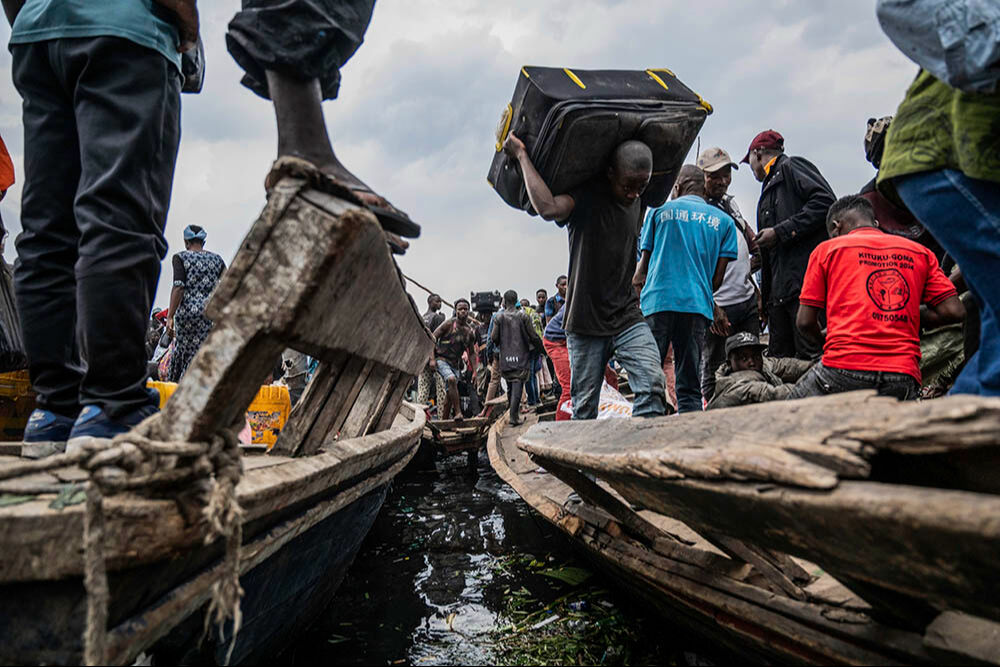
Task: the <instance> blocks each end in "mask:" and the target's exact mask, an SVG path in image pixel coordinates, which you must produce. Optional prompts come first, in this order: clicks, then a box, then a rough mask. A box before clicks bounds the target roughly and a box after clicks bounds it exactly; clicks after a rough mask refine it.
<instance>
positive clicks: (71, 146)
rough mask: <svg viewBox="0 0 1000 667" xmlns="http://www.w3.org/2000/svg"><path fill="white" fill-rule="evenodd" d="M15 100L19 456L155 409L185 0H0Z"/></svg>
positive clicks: (192, 18)
mask: <svg viewBox="0 0 1000 667" xmlns="http://www.w3.org/2000/svg"><path fill="white" fill-rule="evenodd" d="M3 4H4V9H5V11H6V14H7V18H8V19H9V20H10V21H11V22H12V29H11V37H10V51H11V55H12V70H13V72H12V74H13V80H14V85H15V86H16V87H17V90H18V92H19V93H20V94H21V97H22V98H24V106H23V123H24V191H23V193H22V200H21V224H22V227H23V232H22V233H21V234H20V236H18V239H17V265H16V267H15V271H14V283H15V290H16V294H17V305H18V312H19V315H20V318H21V323H22V327H23V331H24V343H25V351H26V352H27V357H28V365H29V372H30V375H31V382H32V387H33V388H34V390H35V392H36V393H37V395H38V409H37V410H35V412H34V413H32V415H31V418H30V419H29V421H28V426H27V428H26V429H25V435H24V440H25V447H24V449H22V453H24V454H25V455H28V456H44V455H46V454H51V453H54V452H56V451H61V450H63V449H64V448H65V447H66V442H67V440H69V441H70V442H71V445H72V444H74V442H80V443H81V444H82V441H83V440H84V439H85V438H92V437H96V438H110V437H113V436H114V435H117V434H118V433H122V432H124V431H127V430H129V428H131V427H132V426H133V425H135V424H137V423H139V422H140V421H141V420H142V419H144V418H145V417H146V416H148V415H149V414H151V413H152V412H155V411H156V410H157V408H158V399H157V398H156V397H155V396H151V395H150V394H149V393H148V392H147V391H146V377H147V368H146V362H147V359H146V346H145V338H146V323H147V320H148V318H149V312H150V310H151V307H152V304H153V295H154V294H155V292H156V283H157V278H158V277H159V273H160V260H161V259H162V258H163V256H164V255H165V254H166V251H167V242H166V240H165V239H164V237H163V229H164V225H165V224H166V219H167V209H168V206H169V204H170V191H171V188H172V185H173V178H174V165H175V161H176V158H177V148H178V144H179V142H180V111H181V105H180V92H181V79H182V76H181V56H180V52H181V51H182V50H185V49H187V48H189V46H190V45H191V44H192V43H193V42H195V41H196V40H197V37H198V19H197V9H196V6H195V0H157V1H156V2H154V0H99V1H98V0H3Z"/></svg>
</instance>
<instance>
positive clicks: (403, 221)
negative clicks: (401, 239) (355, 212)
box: [351, 186, 420, 239]
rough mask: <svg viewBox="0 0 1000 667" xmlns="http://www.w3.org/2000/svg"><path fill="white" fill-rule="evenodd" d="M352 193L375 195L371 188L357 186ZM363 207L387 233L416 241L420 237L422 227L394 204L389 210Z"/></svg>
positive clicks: (368, 206) (372, 206)
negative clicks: (376, 219)
mask: <svg viewBox="0 0 1000 667" xmlns="http://www.w3.org/2000/svg"><path fill="white" fill-rule="evenodd" d="M351 191H352V192H355V193H357V192H364V193H366V194H375V192H373V191H372V189H371V188H369V187H366V186H361V187H359V186H355V187H352V188H351ZM362 205H363V206H365V207H367V208H368V210H369V211H371V212H372V213H374V214H375V217H376V218H378V221H379V222H380V223H381V224H382V229H384V230H385V231H387V232H392V233H393V234H399V235H400V236H405V237H407V238H411V239H415V238H417V237H418V236H420V225H418V224H417V223H415V222H413V221H412V220H410V216H408V215H406V214H405V213H403V212H402V211H400V210H399V209H397V208H396V207H395V206H393V205H392V204H390V205H389V207H388V208H386V207H385V206H376V205H375V204H362Z"/></svg>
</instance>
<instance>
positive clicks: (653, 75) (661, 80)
mask: <svg viewBox="0 0 1000 667" xmlns="http://www.w3.org/2000/svg"><path fill="white" fill-rule="evenodd" d="M646 74H648V75H649V78H651V79H652V80H653V81H655V82H656V83H658V84H660V85H661V86H663V90H670V88H668V87H667V84H665V83H664V82H663V79H661V78H660V77H658V76H657V75H656V73H655V72H653V70H651V69H648V70H646Z"/></svg>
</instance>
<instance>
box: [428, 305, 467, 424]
mask: <svg viewBox="0 0 1000 667" xmlns="http://www.w3.org/2000/svg"><path fill="white" fill-rule="evenodd" d="M469 309H470V306H469V302H468V301H467V300H466V299H456V300H455V317H453V318H451V319H450V320H446V321H445V322H443V323H442V324H441V326H439V327H438V328H437V329H435V330H434V341H435V342H436V343H437V344H436V345H435V346H434V351H433V353H432V354H431V361H430V364H431V368H434V369H435V370H436V371H437V372H438V374H439V375H440V376H441V379H442V380H444V382H445V386H446V388H447V391H448V401H447V402H446V403H445V408H444V413H443V414H440V418H441V419H451V417H452V414H454V415H455V421H461V420H462V408H461V406H460V405H459V402H458V401H459V397H458V376H459V373H461V371H462V354H463V353H465V354H466V355H467V356H468V358H469V367H470V368H471V369H472V376H473V377H475V376H476V332H475V331H473V330H472V325H471V324H469ZM439 403H440V401H439Z"/></svg>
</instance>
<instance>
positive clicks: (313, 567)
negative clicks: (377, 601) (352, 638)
mask: <svg viewBox="0 0 1000 667" xmlns="http://www.w3.org/2000/svg"><path fill="white" fill-rule="evenodd" d="M388 490H389V484H383V485H382V486H380V487H378V488H376V489H374V490H372V491H370V492H368V494H366V495H365V496H363V497H361V498H359V499H358V500H355V501H354V502H353V503H351V504H350V505H348V506H347V507H345V508H343V509H342V510H340V511H338V512H336V513H334V514H333V515H332V516H330V517H329V518H327V519H325V520H323V521H321V522H320V523H319V524H317V525H316V526H315V527H313V528H312V529H311V530H309V531H308V532H306V533H304V534H303V535H300V536H298V537H296V538H295V539H293V540H292V541H290V542H289V543H288V544H287V545H285V546H284V547H283V548H282V549H281V550H280V551H278V552H277V553H276V554H275V555H274V556H272V557H271V558H270V559H268V561H267V562H266V563H265V564H263V565H261V566H258V567H256V568H254V569H252V570H250V571H249V572H247V573H246V574H245V575H243V576H242V577H241V578H240V585H241V586H242V587H243V591H244V594H243V600H242V601H241V609H242V611H243V625H242V629H241V630H240V634H239V636H237V638H236V645H235V648H234V650H233V654H232V658H231V660H230V664H256V663H259V662H261V661H262V660H264V659H266V658H268V657H270V656H273V655H274V654H275V653H276V652H278V651H279V650H280V649H281V648H283V647H285V646H287V645H288V643H289V642H290V641H291V640H292V639H294V638H295V636H296V635H298V634H299V633H301V632H302V631H304V630H305V629H307V628H308V626H309V625H310V623H311V622H313V621H314V620H315V619H316V618H317V617H318V616H319V614H320V613H322V611H323V610H324V609H326V608H327V607H328V606H330V605H332V604H335V603H336V597H335V594H336V592H337V589H338V588H339V587H340V584H341V583H342V582H343V580H344V576H345V575H346V574H347V570H348V569H349V568H350V566H351V563H352V562H353V561H354V558H355V556H357V553H358V550H359V549H360V548H361V543H362V542H363V541H364V538H365V536H366V535H367V534H368V532H369V531H370V530H371V527H372V524H373V523H374V522H375V518H376V517H377V516H378V513H379V511H380V510H381V508H382V504H383V503H384V502H385V498H386V494H387V493H388ZM203 628H204V609H202V610H201V611H200V612H199V613H197V614H194V615H192V616H191V617H190V618H189V619H188V620H187V621H186V622H185V623H184V624H183V625H181V626H178V627H177V628H176V629H174V630H173V631H172V632H171V633H170V634H169V635H168V636H167V637H165V638H164V639H163V640H161V641H160V642H158V643H157V644H156V645H154V646H153V647H152V649H151V650H150V651H149V653H151V654H152V655H153V656H154V658H156V659H157V661H158V662H161V663H162V664H188V663H191V662H199V663H206V662H207V663H209V664H211V663H212V662H214V663H216V664H220V665H221V664H226V663H225V660H226V653H227V652H228V650H229V644H230V642H229V638H228V636H226V637H222V636H219V635H218V634H217V633H213V635H212V637H211V639H209V640H206V642H205V643H204V645H203V646H202V647H201V648H200V649H199V647H198V642H199V639H200V638H201V635H202V632H203Z"/></svg>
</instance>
